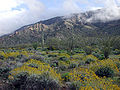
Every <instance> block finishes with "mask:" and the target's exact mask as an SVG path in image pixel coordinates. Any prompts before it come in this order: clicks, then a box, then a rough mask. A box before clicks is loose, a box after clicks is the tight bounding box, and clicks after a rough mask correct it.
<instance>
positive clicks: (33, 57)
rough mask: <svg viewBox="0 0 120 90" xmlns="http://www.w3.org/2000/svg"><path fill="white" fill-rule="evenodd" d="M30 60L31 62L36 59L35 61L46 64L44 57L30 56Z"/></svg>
mask: <svg viewBox="0 0 120 90" xmlns="http://www.w3.org/2000/svg"><path fill="white" fill-rule="evenodd" d="M28 59H29V60H30V59H35V60H38V61H42V62H44V57H42V56H40V55H31V56H29V58H28Z"/></svg>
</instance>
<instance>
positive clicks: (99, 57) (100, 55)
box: [92, 52, 105, 60]
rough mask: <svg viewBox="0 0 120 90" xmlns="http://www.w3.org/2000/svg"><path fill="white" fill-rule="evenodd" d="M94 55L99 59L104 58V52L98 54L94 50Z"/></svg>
mask: <svg viewBox="0 0 120 90" xmlns="http://www.w3.org/2000/svg"><path fill="white" fill-rule="evenodd" d="M92 54H93V55H94V56H95V57H97V58H98V59H99V60H103V59H105V56H104V54H99V53H96V52H94V53H92Z"/></svg>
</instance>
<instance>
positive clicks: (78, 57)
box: [72, 54, 84, 59]
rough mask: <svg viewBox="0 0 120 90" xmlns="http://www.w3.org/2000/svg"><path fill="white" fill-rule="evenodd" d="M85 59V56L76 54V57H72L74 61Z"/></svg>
mask: <svg viewBox="0 0 120 90" xmlns="http://www.w3.org/2000/svg"><path fill="white" fill-rule="evenodd" d="M83 57H84V54H75V55H72V58H73V59H82V58H83Z"/></svg>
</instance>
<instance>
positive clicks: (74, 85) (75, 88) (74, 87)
mask: <svg viewBox="0 0 120 90" xmlns="http://www.w3.org/2000/svg"><path fill="white" fill-rule="evenodd" d="M81 86H83V84H82V83H81V82H79V81H74V82H72V83H71V84H70V85H69V86H68V87H69V89H70V90H79V89H80V90H82V89H81Z"/></svg>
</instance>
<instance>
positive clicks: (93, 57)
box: [83, 55, 98, 61]
mask: <svg viewBox="0 0 120 90" xmlns="http://www.w3.org/2000/svg"><path fill="white" fill-rule="evenodd" d="M89 58H90V59H94V60H98V59H97V58H96V57H95V56H93V55H87V56H85V57H84V58H83V60H84V61H85V60H87V59H89Z"/></svg>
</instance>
